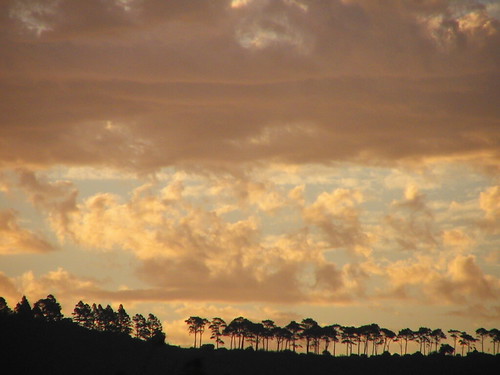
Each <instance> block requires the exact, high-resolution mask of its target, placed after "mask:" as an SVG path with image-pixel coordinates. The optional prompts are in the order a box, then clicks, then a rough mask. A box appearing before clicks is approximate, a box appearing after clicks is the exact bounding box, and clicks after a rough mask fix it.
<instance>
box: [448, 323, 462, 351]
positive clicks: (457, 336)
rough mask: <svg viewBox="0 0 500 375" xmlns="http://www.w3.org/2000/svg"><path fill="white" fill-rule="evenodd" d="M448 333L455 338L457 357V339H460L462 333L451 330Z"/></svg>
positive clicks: (454, 347)
mask: <svg viewBox="0 0 500 375" xmlns="http://www.w3.org/2000/svg"><path fill="white" fill-rule="evenodd" d="M448 333H449V334H450V336H451V337H452V338H453V353H455V355H456V354H457V339H458V338H459V337H460V334H461V333H462V332H460V331H458V330H456V329H450V330H449V331H448Z"/></svg>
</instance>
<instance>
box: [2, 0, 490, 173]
mask: <svg viewBox="0 0 500 375" xmlns="http://www.w3.org/2000/svg"><path fill="white" fill-rule="evenodd" d="M2 8H3V9H2V20H1V21H2V25H3V27H2V28H1V29H0V37H1V39H2V46H3V47H2V57H3V58H2V63H0V64H1V66H0V69H2V71H3V74H2V78H1V83H2V85H1V87H2V90H3V92H4V94H5V95H3V97H5V100H4V101H2V103H1V106H2V108H1V110H2V113H3V114H4V116H3V120H2V126H1V128H0V131H1V137H0V139H2V143H1V147H0V150H1V151H0V161H1V163H2V164H3V165H4V166H13V165H14V166H18V165H19V164H22V165H26V164H28V165H32V166H39V167H46V166H49V165H52V164H54V163H56V164H64V165H94V166H115V167H120V168H128V169H132V170H134V171H139V172H149V171H152V170H157V169H159V168H161V167H165V166H172V165H177V166H178V165H191V166H192V165H193V164H194V165H198V166H199V165H205V166H219V167H220V166H224V167H231V168H236V167H237V166H238V165H239V163H247V164H248V163H256V162H263V161H269V160H272V161H279V162H285V163H316V162H319V163H331V162H336V161H354V162H360V163H365V164H372V165H373V164H376V165H380V164H383V165H397V164H398V163H401V162H412V163H415V162H422V161H425V160H434V159H436V158H440V159H443V158H451V159H464V158H465V159H468V160H470V161H471V162H477V163H479V164H481V165H482V166H483V167H491V168H495V166H498V164H499V163H498V162H499V155H498V150H499V149H500V147H499V139H498V132H497V130H496V129H497V128H498V106H496V105H495V101H494V100H491V98H494V97H498V95H499V92H498V85H497V84H496V82H497V81H498V73H499V72H498V66H499V65H500V64H499V63H500V59H499V55H498V52H497V51H498V48H496V46H498V44H499V42H500V40H499V38H500V37H499V35H500V34H499V29H500V27H499V21H498V19H497V18H495V17H496V15H497V14H498V12H496V13H495V11H494V8H493V5H490V6H488V5H485V4H482V3H480V2H470V1H463V2H461V1H444V0H443V1H424V2H422V1H418V2H417V1H398V2H391V3H386V2H380V3H377V4H376V5H375V4H374V3H373V2H370V1H341V0H331V1H323V2H306V1H302V2H299V1H293V2H292V1H267V0H255V1H248V2H234V1H233V2H230V1H227V2H225V1H217V2H204V1H187V2H168V4H167V3H165V2H163V1H158V0H143V1H137V0H133V1H126V2H122V1H88V2H87V1H86V2H85V3H84V4H81V3H77V2H73V1H66V0H64V1H63V0H60V1H51V2H39V1H35V0H11V1H7V2H4V3H3V5H2ZM389 144H390V147H388V145H389Z"/></svg>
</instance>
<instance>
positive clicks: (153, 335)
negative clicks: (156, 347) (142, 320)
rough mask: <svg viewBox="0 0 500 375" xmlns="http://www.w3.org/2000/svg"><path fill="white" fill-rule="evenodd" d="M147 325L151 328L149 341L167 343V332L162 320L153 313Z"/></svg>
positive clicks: (149, 316)
mask: <svg viewBox="0 0 500 375" xmlns="http://www.w3.org/2000/svg"><path fill="white" fill-rule="evenodd" d="M147 326H148V329H149V337H148V339H147V341H150V342H154V343H157V344H163V343H165V333H164V332H163V327H162V325H161V322H160V320H159V319H158V318H157V317H156V316H154V315H153V314H149V315H148V320H147Z"/></svg>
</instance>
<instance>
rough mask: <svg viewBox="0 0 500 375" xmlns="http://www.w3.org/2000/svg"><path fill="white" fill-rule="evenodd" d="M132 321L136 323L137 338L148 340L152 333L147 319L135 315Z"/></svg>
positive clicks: (140, 315)
mask: <svg viewBox="0 0 500 375" xmlns="http://www.w3.org/2000/svg"><path fill="white" fill-rule="evenodd" d="M132 321H133V322H134V333H135V337H137V338H138V339H142V340H147V339H148V338H149V337H150V331H149V327H148V323H147V321H146V318H145V317H144V316H143V315H142V314H135V315H134V316H133V317H132Z"/></svg>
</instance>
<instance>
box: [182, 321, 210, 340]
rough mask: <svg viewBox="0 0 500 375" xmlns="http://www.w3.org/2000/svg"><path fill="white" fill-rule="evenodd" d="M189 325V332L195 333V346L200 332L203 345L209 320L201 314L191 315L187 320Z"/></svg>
mask: <svg viewBox="0 0 500 375" xmlns="http://www.w3.org/2000/svg"><path fill="white" fill-rule="evenodd" d="M185 322H186V324H187V325H188V330H189V333H194V347H195V348H196V344H197V342H196V336H197V335H198V334H199V335H200V336H199V337H200V339H199V343H200V345H199V346H200V347H201V337H202V335H203V332H204V331H205V326H206V325H207V324H208V320H207V319H205V318H200V317H199V316H191V317H189V318H188V319H186V320H185Z"/></svg>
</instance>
